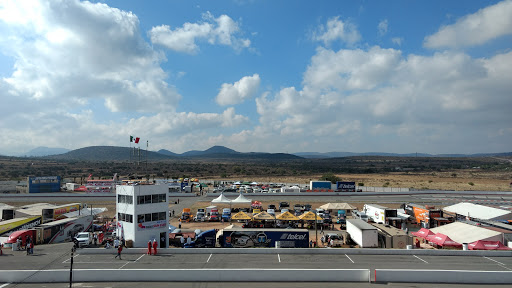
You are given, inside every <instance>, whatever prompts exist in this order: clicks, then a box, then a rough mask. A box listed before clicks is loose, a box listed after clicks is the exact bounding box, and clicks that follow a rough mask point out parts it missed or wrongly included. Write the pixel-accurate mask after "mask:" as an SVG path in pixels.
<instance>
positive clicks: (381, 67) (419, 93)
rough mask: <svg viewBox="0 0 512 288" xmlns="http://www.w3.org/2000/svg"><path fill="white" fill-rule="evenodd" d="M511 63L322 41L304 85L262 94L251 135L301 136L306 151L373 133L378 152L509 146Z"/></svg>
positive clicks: (361, 141)
mask: <svg viewBox="0 0 512 288" xmlns="http://www.w3.org/2000/svg"><path fill="white" fill-rule="evenodd" d="M505 63H512V52H509V53H505V54H499V55H496V56H494V57H492V58H489V59H474V58H471V57H470V56H468V55H466V54H464V53H454V52H444V53H436V54H434V55H432V56H420V55H414V54H411V55H408V56H406V57H404V56H402V53H401V51H399V50H395V49H383V48H380V47H372V48H369V49H368V50H360V49H356V50H350V49H341V50H339V51H333V50H330V49H325V48H319V49H318V50H317V53H316V55H314V56H313V57H312V60H311V64H310V65H309V67H308V69H307V70H306V72H305V73H304V79H303V87H302V89H301V90H297V89H296V88H294V87H287V88H283V89H281V90H280V91H279V92H277V93H276V94H275V95H274V96H273V97H271V95H270V94H269V93H265V94H263V96H261V97H259V98H257V99H256V103H257V108H258V109H257V111H258V113H259V114H260V126H259V127H258V128H256V129H255V130H254V135H252V136H256V134H263V135H266V136H267V137H270V138H275V139H281V138H279V136H285V137H286V140H285V141H281V142H278V141H276V142H278V143H276V145H275V146H274V147H275V149H279V148H280V149H281V151H283V149H284V150H285V151H297V149H298V148H294V146H295V147H296V144H295V143H301V150H303V151H304V150H311V151H318V150H319V149H321V150H323V151H340V150H348V151H375V149H376V148H375V146H373V145H369V144H368V140H369V139H373V140H371V141H379V143H380V144H379V145H380V148H379V151H393V152H414V151H415V150H419V151H427V152H434V153H439V152H438V151H440V150H441V151H446V149H448V150H450V149H451V151H459V152H461V151H462V152H469V153H470V152H471V151H473V152H474V151H488V150H487V143H489V142H493V141H498V140H499V141H498V142H500V143H502V144H501V145H502V146H501V148H499V149H501V151H506V149H507V148H504V146H503V143H506V142H503V141H504V139H507V138H508V139H510V140H512V133H507V132H506V131H511V129H510V128H511V126H510V123H512V114H511V113H509V111H508V110H509V107H511V105H512V99H511V98H510V97H509V93H508V92H507V90H510V89H511V88H512V83H510V81H507V80H506V78H507V75H511V73H512V67H511V66H510V65H508V64H505ZM504 131H505V132H504ZM470 135H471V137H470ZM434 136H435V137H434ZM304 137H313V138H314V139H324V140H325V141H322V140H320V141H318V142H316V143H315V142H313V141H305V142H304V141H302V139H303V138H304ZM499 137H500V138H499ZM365 138H367V140H365ZM498 138H499V139H498ZM248 139H251V140H250V141H255V139H256V138H253V137H248ZM327 139H329V140H327ZM377 139H378V140H377ZM470 139H471V140H470ZM288 143H290V144H288ZM291 143H293V144H291ZM460 143H465V144H464V147H463V148H460V146H459V145H460ZM340 145H341V146H340ZM397 147H401V148H398V149H397ZM406 147H410V148H406ZM404 149H406V150H404ZM407 149H411V150H407ZM442 149H444V150H442ZM494 149H496V148H494Z"/></svg>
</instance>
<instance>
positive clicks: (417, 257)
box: [412, 255, 428, 264]
mask: <svg viewBox="0 0 512 288" xmlns="http://www.w3.org/2000/svg"><path fill="white" fill-rule="evenodd" d="M412 256H414V257H416V258H418V259H420V260H421V261H423V262H425V263H427V264H428V262H427V261H425V260H423V259H421V258H420V257H418V256H416V255H412Z"/></svg>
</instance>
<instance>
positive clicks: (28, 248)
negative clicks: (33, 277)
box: [25, 236, 30, 255]
mask: <svg viewBox="0 0 512 288" xmlns="http://www.w3.org/2000/svg"><path fill="white" fill-rule="evenodd" d="M25 250H27V255H29V254H30V238H28V236H27V243H25Z"/></svg>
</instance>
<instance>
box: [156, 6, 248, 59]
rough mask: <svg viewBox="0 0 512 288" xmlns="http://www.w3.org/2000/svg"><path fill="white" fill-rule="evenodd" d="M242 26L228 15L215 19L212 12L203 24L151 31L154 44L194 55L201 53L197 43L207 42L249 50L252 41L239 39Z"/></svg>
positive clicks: (205, 14)
mask: <svg viewBox="0 0 512 288" xmlns="http://www.w3.org/2000/svg"><path fill="white" fill-rule="evenodd" d="M240 33H241V31H240V25H239V23H237V22H235V21H234V20H233V19H231V18H230V17H229V16H227V15H221V16H219V17H218V18H215V17H214V16H213V15H212V14H211V13H210V12H207V13H204V14H203V22H201V23H185V24H183V26H182V27H179V28H176V29H174V30H172V29H171V27H170V26H168V25H161V26H156V27H153V28H152V29H151V31H149V36H150V38H151V42H152V43H153V44H158V45H162V46H164V47H166V48H168V49H171V50H174V51H177V52H184V53H189V54H194V53H197V52H198V51H199V46H198V45H197V44H196V42H197V41H200V40H205V41H207V42H208V43H209V44H211V45H217V44H220V45H225V46H231V47H233V48H234V49H235V50H241V49H243V48H248V47H250V45H251V41H250V40H249V39H246V38H238V37H236V35H237V34H240Z"/></svg>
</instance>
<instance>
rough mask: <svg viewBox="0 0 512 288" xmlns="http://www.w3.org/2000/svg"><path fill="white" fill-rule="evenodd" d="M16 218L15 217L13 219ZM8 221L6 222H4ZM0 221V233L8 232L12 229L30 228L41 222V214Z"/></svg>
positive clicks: (12, 230)
mask: <svg viewBox="0 0 512 288" xmlns="http://www.w3.org/2000/svg"><path fill="white" fill-rule="evenodd" d="M13 220H16V219H13ZM5 222H8V223H5ZM1 223H2V222H0V235H2V234H9V233H11V232H14V231H18V230H24V229H30V228H32V227H35V226H37V225H39V224H41V216H36V217H30V218H20V219H19V220H16V221H12V220H8V221H4V224H1Z"/></svg>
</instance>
